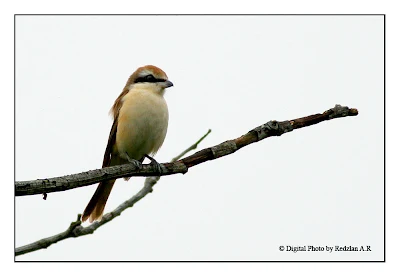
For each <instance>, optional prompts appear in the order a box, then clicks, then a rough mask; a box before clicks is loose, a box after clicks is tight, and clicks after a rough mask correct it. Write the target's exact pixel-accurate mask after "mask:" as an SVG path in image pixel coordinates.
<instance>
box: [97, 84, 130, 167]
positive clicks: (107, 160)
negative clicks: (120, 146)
mask: <svg viewBox="0 0 400 277" xmlns="http://www.w3.org/2000/svg"><path fill="white" fill-rule="evenodd" d="M128 92H129V89H128V88H127V87H126V88H125V89H124V90H123V91H122V92H121V94H120V95H119V96H118V98H117V99H116V100H115V102H114V105H113V106H112V107H111V110H110V114H111V115H112V117H113V119H114V122H113V125H112V127H111V130H110V135H109V136H108V142H107V147H106V151H105V152H104V158H103V166H102V167H107V166H110V164H111V155H112V152H113V148H114V144H115V139H116V136H117V126H118V115H119V110H120V109H121V107H122V102H123V100H122V99H123V98H124V96H125V95H126V94H127V93H128Z"/></svg>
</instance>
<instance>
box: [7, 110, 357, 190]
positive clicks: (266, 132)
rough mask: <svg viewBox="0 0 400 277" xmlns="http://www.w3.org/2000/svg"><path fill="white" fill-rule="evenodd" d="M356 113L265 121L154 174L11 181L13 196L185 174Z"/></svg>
mask: <svg viewBox="0 0 400 277" xmlns="http://www.w3.org/2000/svg"><path fill="white" fill-rule="evenodd" d="M357 114H358V111H357V109H349V108H348V107H343V106H340V105H336V106H335V107H334V108H332V109H329V110H327V111H325V112H324V113H322V114H315V115H310V116H306V117H302V118H297V119H293V120H289V121H280V122H278V121H275V120H273V121H269V122H267V123H265V124H263V125H261V126H258V127H256V128H254V129H253V130H250V131H249V132H248V133H247V134H245V135H243V136H241V137H238V138H236V139H232V140H228V141H225V142H223V143H221V144H218V145H216V146H213V147H209V148H206V149H203V150H200V151H198V152H196V153H195V154H193V155H191V156H189V157H186V158H183V159H181V160H178V161H175V162H172V163H163V164H161V168H162V172H161V174H159V173H158V172H155V170H154V168H153V167H152V166H151V165H144V166H143V167H142V168H141V169H138V168H137V167H135V166H134V165H132V164H124V165H118V166H112V167H106V168H102V169H96V170H91V171H87V172H83V173H78V174H73V175H66V176H63V177H56V178H49V179H39V180H32V181H22V182H15V195H16V196H23V195H32V194H42V193H50V192H56V191H64V190H69V189H73V188H78V187H83V186H88V185H91V184H95V183H98V182H100V181H105V180H111V179H118V178H122V177H130V176H157V175H160V176H164V175H171V174H176V173H186V172H187V171H188V169H189V168H190V167H192V166H195V165H198V164H200V163H203V162H206V161H209V160H213V159H218V158H221V157H223V156H226V155H229V154H232V153H234V152H236V151H237V150H239V149H240V148H242V147H244V146H247V145H249V144H251V143H254V142H258V141H260V140H263V139H265V138H267V137H270V136H280V135H282V134H284V133H287V132H291V131H293V130H294V129H299V128H303V127H306V126H310V125H313V124H317V123H319V122H321V121H325V120H331V119H335V118H340V117H346V116H355V115H357Z"/></svg>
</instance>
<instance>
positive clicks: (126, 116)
mask: <svg viewBox="0 0 400 277" xmlns="http://www.w3.org/2000/svg"><path fill="white" fill-rule="evenodd" d="M172 86H173V83H172V82H171V81H169V80H168V77H167V74H165V72H164V71H163V70H162V69H160V68H158V67H156V66H154V65H145V66H142V67H139V68H138V69H137V70H136V71H135V72H134V73H133V74H132V75H130V77H129V78H128V81H127V82H126V85H125V87H124V88H123V90H122V92H121V94H120V95H119V96H118V98H117V99H116V100H115V102H114V105H113V106H112V108H111V110H110V114H111V115H112V117H113V120H114V121H113V124H112V127H111V131H110V135H109V137H108V142H107V147H106V150H105V153H104V158H103V165H102V168H104V167H108V166H114V165H121V164H126V163H133V164H134V165H135V166H137V167H139V168H140V167H141V166H142V162H143V160H144V158H145V157H146V158H148V159H149V160H150V161H151V164H152V165H153V166H154V167H155V169H156V170H157V171H158V172H161V167H160V164H159V163H158V162H157V161H156V160H155V159H154V158H153V157H152V156H154V155H155V154H156V153H157V151H158V150H159V149H160V147H161V145H162V144H163V142H164V139H165V136H166V134H167V129H168V117H169V116H168V106H167V103H166V101H165V99H164V93H165V89H166V88H169V87H172ZM124 179H125V180H126V181H127V180H129V178H124ZM114 183H115V180H107V181H101V182H100V183H99V185H98V186H97V189H96V191H95V193H94V194H93V196H92V198H91V199H90V201H89V203H88V204H87V206H86V208H85V210H84V212H83V214H82V217H81V221H82V222H85V221H86V220H87V219H89V222H90V223H92V222H93V221H96V220H101V218H102V216H103V212H104V207H105V205H106V202H107V199H108V196H109V195H110V193H111V190H112V188H113V185H114Z"/></svg>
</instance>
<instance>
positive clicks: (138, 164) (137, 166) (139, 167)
mask: <svg viewBox="0 0 400 277" xmlns="http://www.w3.org/2000/svg"><path fill="white" fill-rule="evenodd" d="M126 158H127V160H128V162H130V163H132V164H133V165H134V166H135V167H136V168H138V169H142V167H143V164H142V163H141V162H140V161H138V160H135V159H132V158H130V157H129V155H128V153H126Z"/></svg>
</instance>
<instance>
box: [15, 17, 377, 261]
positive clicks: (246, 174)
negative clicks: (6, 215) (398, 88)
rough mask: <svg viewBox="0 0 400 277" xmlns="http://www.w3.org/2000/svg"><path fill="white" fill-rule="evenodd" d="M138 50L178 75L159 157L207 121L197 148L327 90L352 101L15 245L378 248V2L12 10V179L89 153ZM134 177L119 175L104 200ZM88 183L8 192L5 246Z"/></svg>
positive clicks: (129, 187)
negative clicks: (11, 226) (73, 225)
mask: <svg viewBox="0 0 400 277" xmlns="http://www.w3.org/2000/svg"><path fill="white" fill-rule="evenodd" d="M145 64H154V65H157V66H159V67H160V68H162V69H163V70H164V71H166V73H167V74H168V76H169V79H170V80H171V81H172V82H173V83H174V87H172V88H169V89H167V92H166V95H165V97H166V100H167V102H168V105H169V111H170V124H169V130H168V134H167V138H166V140H165V142H164V146H163V147H162V148H161V150H160V151H159V153H158V154H157V156H156V158H157V160H158V161H159V162H166V161H169V160H170V159H171V158H172V157H174V156H176V155H177V154H179V153H180V152H181V151H182V150H184V149H185V148H186V147H188V146H189V145H191V144H192V143H193V142H195V141H196V140H197V139H198V138H200V137H201V136H202V135H203V134H204V133H205V132H206V131H207V130H208V129H209V128H211V129H212V130H213V131H212V133H211V134H210V135H209V137H208V138H207V139H206V140H205V141H204V142H203V143H202V144H201V145H200V148H199V149H202V148H205V147H209V146H213V145H215V144H218V143H220V142H223V141H225V140H228V139H233V138H236V137H238V136H240V135H242V134H244V133H246V132H247V131H249V130H250V129H252V128H254V127H256V126H258V125H260V124H263V123H265V122H267V121H269V120H271V119H276V120H288V119H294V118H298V117H302V116H306V115H310V114H314V113H319V112H323V111H325V110H327V109H329V108H332V107H333V106H334V105H335V104H341V105H346V106H349V107H354V108H357V109H358V110H359V113H360V114H359V115H358V116H357V117H347V118H344V119H336V120H332V121H329V122H323V123H320V124H318V125H315V126H311V127H307V128H304V129H301V130H295V131H293V132H291V133H289V134H285V135H283V136H281V137H278V138H269V139H266V140H263V141H261V142H259V143H256V144H253V145H250V146H248V147H245V148H243V149H241V150H239V151H238V152H236V153H235V154H233V155H230V156H227V157H224V158H222V159H218V160H214V161H210V162H207V163H204V164H201V165H198V166H196V167H193V168H191V169H190V170H189V172H188V173H187V174H186V175H184V176H183V175H174V176H166V177H163V178H162V179H161V180H160V182H159V183H158V184H157V185H156V186H155V187H154V192H153V193H152V194H150V195H148V196H146V197H145V198H144V199H142V200H141V201H139V202H138V203H137V204H136V205H134V207H133V208H131V209H129V210H126V211H125V212H124V213H123V214H122V215H121V216H120V217H119V218H116V219H115V220H113V221H112V222H110V223H108V224H106V225H105V226H103V227H101V228H100V229H98V230H97V231H96V232H95V233H94V234H93V235H89V236H85V237H80V238H77V239H68V240H65V241H62V242H59V243H57V244H55V245H52V246H50V247H49V248H48V249H46V250H39V251H36V252H34V253H30V254H26V255H23V256H19V257H18V258H17V260H41V261H42V260H46V261H48V260H382V259H383V17H379V16H89V17H87V16H44V17H40V16H23V17H22V16H21V17H17V21H16V133H15V136H16V137H15V142H16V157H15V158H16V180H18V181H22V180H31V179H37V178H46V177H56V176H62V175H66V174H72V173H78V172H82V171H87V170H91V169H95V168H99V167H100V166H101V163H102V158H103V154H104V149H105V146H106V143H107V138H108V134H109V130H110V128H111V124H112V121H111V119H110V117H109V115H108V111H109V109H110V107H111V105H112V104H113V102H114V100H115V98H116V97H117V96H118V95H119V94H120V92H121V91H122V88H123V86H124V85H125V82H126V80H127V78H128V77H129V75H130V74H131V73H132V72H133V71H134V70H136V68H137V67H139V66H142V65H145ZM143 181H144V178H132V179H131V180H130V181H129V182H125V181H122V180H118V181H117V183H116V185H115V186H114V189H113V191H112V193H111V196H110V199H109V201H108V203H107V206H106V212H109V211H111V210H112V209H114V208H115V207H117V206H118V205H119V204H120V203H122V202H123V201H124V200H126V199H128V198H129V197H131V195H133V194H134V193H135V192H136V191H138V190H139V189H141V187H142V185H143ZM95 188H96V185H93V186H89V187H85V188H80V189H75V190H70V191H66V192H61V193H52V194H49V195H48V199H47V200H46V201H43V200H42V197H41V196H40V195H36V196H28V197H18V198H16V213H15V216H16V230H15V236H16V246H22V245H25V244H28V243H31V242H33V241H36V240H38V239H41V238H44V237H48V236H51V235H54V234H57V233H59V232H62V231H64V230H65V229H66V228H67V227H68V226H69V224H70V222H72V221H74V220H75V219H76V216H77V214H78V213H82V211H83V209H84V208H85V206H86V204H87V202H88V201H89V199H90V197H91V196H92V194H93V192H94V190H95ZM32 207H34V208H32ZM281 245H283V246H285V247H286V246H287V245H290V246H304V245H306V246H308V245H313V246H327V245H329V246H335V245H339V246H344V245H352V246H360V245H370V246H371V249H372V251H371V252H333V253H327V252H298V253H293V252H290V251H283V252H281V251H279V246H281Z"/></svg>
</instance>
